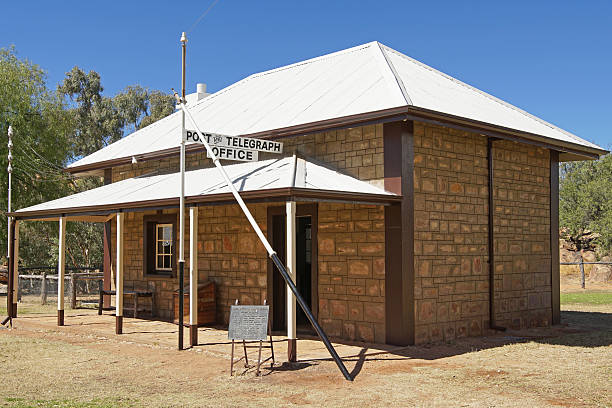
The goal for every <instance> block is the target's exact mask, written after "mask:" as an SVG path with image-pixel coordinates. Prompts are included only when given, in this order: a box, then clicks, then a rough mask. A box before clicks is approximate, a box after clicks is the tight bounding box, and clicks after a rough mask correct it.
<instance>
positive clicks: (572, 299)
mask: <svg viewBox="0 0 612 408" xmlns="http://www.w3.org/2000/svg"><path fill="white" fill-rule="evenodd" d="M561 303H562V304H588V305H610V304H612V292H570V293H561Z"/></svg>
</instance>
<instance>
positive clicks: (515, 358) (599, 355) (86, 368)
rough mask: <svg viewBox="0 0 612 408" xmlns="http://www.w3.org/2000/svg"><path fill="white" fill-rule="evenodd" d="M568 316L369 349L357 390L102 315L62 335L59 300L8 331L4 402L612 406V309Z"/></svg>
mask: <svg viewBox="0 0 612 408" xmlns="http://www.w3.org/2000/svg"><path fill="white" fill-rule="evenodd" d="M562 309H563V312H562V320H563V325H562V326H561V327H555V328H549V329H537V330H529V331H524V332H513V333H506V334H504V335H500V336H494V337H488V338H479V339H461V340H458V341H456V342H454V343H452V344H438V345H432V346H428V347H407V348H404V349H397V350H393V352H372V351H371V350H369V349H368V348H366V347H365V346H364V348H363V349H361V351H360V352H359V353H357V354H356V355H353V356H349V357H347V358H345V362H346V364H347V368H348V369H349V371H351V372H353V373H356V374H357V376H356V379H355V381H354V382H352V383H349V382H346V381H344V380H343V379H342V377H341V375H340V374H339V373H338V371H337V369H336V367H335V365H334V364H333V363H332V362H330V361H321V360H309V361H302V362H300V363H298V364H296V365H288V364H287V363H285V364H282V365H280V364H279V365H277V366H276V367H275V368H274V369H273V370H269V369H267V370H265V371H264V373H265V375H264V376H263V377H261V378H258V377H255V376H254V374H253V371H252V370H249V371H247V372H246V373H245V374H243V375H240V376H237V377H234V378H230V377H229V376H228V368H229V361H228V359H227V355H224V354H219V353H215V352H212V351H207V350H208V349H207V347H203V348H202V349H203V351H202V352H198V353H196V352H194V351H184V352H177V351H175V350H173V349H172V348H171V347H167V345H164V344H158V343H157V342H153V341H150V342H143V341H141V340H142V337H137V336H136V335H131V336H130V335H123V336H115V335H112V334H109V333H112V327H107V326H109V323H108V322H109V321H112V320H105V322H106V323H101V320H100V319H101V318H98V317H97V316H95V313H92V312H91V311H88V312H85V313H89V315H87V314H85V315H84V317H81V319H82V320H81V321H87V322H88V324H89V325H83V324H82V323H78V324H74V325H72V326H67V327H63V328H57V327H54V325H53V324H52V323H44V322H43V323H41V322H42V321H43V320H44V318H45V317H44V316H45V313H50V315H46V319H47V321H48V322H53V318H54V315H53V314H54V310H55V305H54V304H51V305H49V306H45V307H40V306H37V305H31V306H29V307H28V306H25V307H24V306H20V309H19V310H20V312H19V313H20V316H22V317H21V318H19V319H17V320H16V324H15V326H16V329H14V330H11V331H9V330H6V329H3V330H0V364H1V365H2V371H3V374H4V375H3V390H4V393H3V396H2V397H0V406H8V407H30V406H32V407H66V408H68V407H79V408H85V407H87V408H90V407H127V406H146V407H168V406H176V407H179V406H193V407H206V406H214V407H226V406H227V407H234V406H283V407H284V406H308V405H310V406H325V407H350V408H354V407H370V406H371V407H379V406H396V407H404V406H424V407H429V406H431V407H434V406H436V407H437V406H453V407H456V406H467V407H517V406H519V407H557V406H561V407H581V406H585V407H586V406H588V407H591V406H593V407H610V406H612V398H611V391H610V384H612V304H588V303H574V304H566V305H563V306H562ZM0 312H2V311H1V310H0ZM28 313H33V314H28ZM76 313H81V312H76ZM107 317H108V318H110V316H107ZM71 321H72V322H76V321H77V320H76V318H74V317H73V318H72V320H71ZM155 327H157V326H155ZM300 344H303V343H300ZM304 347H305V346H302V348H301V349H300V346H298V351H299V350H302V354H301V355H304ZM358 350H359V349H358ZM345 356H346V354H345ZM280 357H281V359H282V358H283V357H284V356H282V355H281V356H280Z"/></svg>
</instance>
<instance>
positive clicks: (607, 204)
mask: <svg viewBox="0 0 612 408" xmlns="http://www.w3.org/2000/svg"><path fill="white" fill-rule="evenodd" d="M559 223H560V227H561V229H562V235H563V236H564V238H565V239H567V240H569V241H571V242H572V243H574V244H575V245H576V247H577V249H579V250H581V249H588V248H590V247H592V246H593V245H594V244H597V245H598V250H599V251H600V253H610V250H611V249H612V155H606V156H604V157H603V158H601V159H600V160H596V161H584V162H568V163H563V164H561V166H560V173H559Z"/></svg>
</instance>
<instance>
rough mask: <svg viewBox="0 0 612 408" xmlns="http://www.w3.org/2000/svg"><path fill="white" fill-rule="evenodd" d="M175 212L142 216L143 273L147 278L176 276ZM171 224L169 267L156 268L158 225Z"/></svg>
mask: <svg viewBox="0 0 612 408" xmlns="http://www.w3.org/2000/svg"><path fill="white" fill-rule="evenodd" d="M177 216H178V215H177V214H156V215H145V216H144V217H143V240H142V247H143V262H142V266H143V275H144V276H145V277H148V278H166V279H168V278H174V277H176V269H177V260H176V259H177V258H176V246H177V229H176V225H177ZM161 225H171V226H172V252H171V254H170V259H171V261H170V264H171V268H168V269H166V268H163V269H158V268H157V243H158V240H157V238H158V237H157V233H158V226H161Z"/></svg>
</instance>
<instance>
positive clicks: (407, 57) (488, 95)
mask: <svg viewBox="0 0 612 408" xmlns="http://www.w3.org/2000/svg"><path fill="white" fill-rule="evenodd" d="M380 45H381V46H382V47H384V48H385V49H386V50H388V51H390V52H393V53H395V54H396V55H398V56H400V57H402V58H404V59H406V60H408V61H410V62H412V63H413V64H416V65H419V66H421V67H423V68H425V69H427V70H429V71H431V72H433V73H436V74H438V75H441V76H443V77H445V78H446V79H449V80H451V81H452V82H455V83H456V84H458V85H461V86H463V87H465V88H468V89H469V90H471V91H474V92H476V93H478V94H480V95H482V96H484V97H486V98H489V99H491V100H492V101H494V102H497V103H499V104H500V105H502V106H504V107H506V108H508V109H511V110H514V111H516V112H518V113H521V114H523V115H525V116H527V117H528V118H530V119H533V120H535V121H537V122H539V123H541V124H543V125H545V126H548V127H550V128H551V129H554V130H557V131H560V132H562V133H563V134H565V135H567V136H569V137H571V138H572V139H574V140H576V141H578V142H587V143H589V144H591V145H593V143H591V142H589V141H588V140H584V139H582V138H580V137H578V136H576V135H574V134H573V133H570V132H568V131H566V130H564V129H561V128H560V127H558V126H556V125H554V124H552V123H550V122H547V121H545V120H544V119H542V118H539V117H537V116H535V115H532V114H531V113H529V112H527V111H525V110H523V109H521V108H519V107H517V106H514V105H512V104H511V103H508V102H506V101H504V100H502V99H500V98H497V97H495V96H493V95H491V94H489V93H487V92H485V91H483V90H480V89H478V88H476V87H474V86H472V85H470V84H467V83H465V82H463V81H461V80H459V79H457V78H454V77H452V76H450V75H448V74H445V73H444V72H442V71H439V70H437V69H435V68H433V67H431V66H429V65H427V64H425V63H422V62H420V61H418V60H416V59H414V58H412V57H409V56H408V55H406V54H403V53H401V52H399V51H397V50H394V49H393V48H391V47H388V46H386V45H384V44H380Z"/></svg>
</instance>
